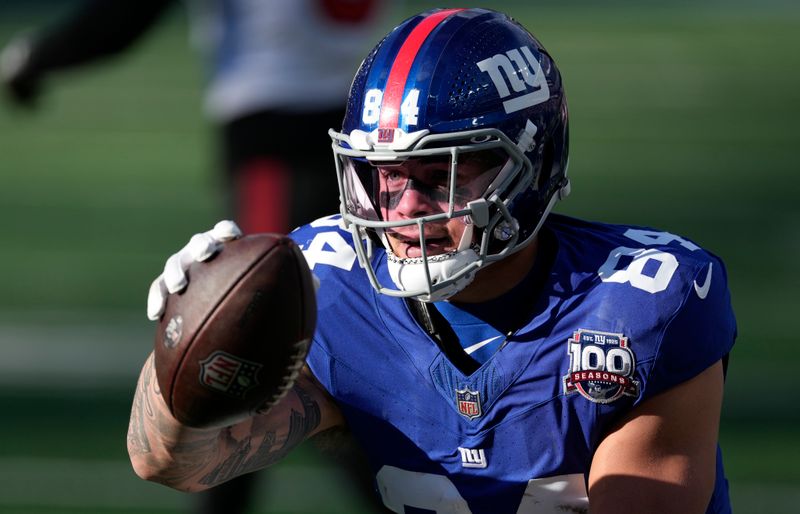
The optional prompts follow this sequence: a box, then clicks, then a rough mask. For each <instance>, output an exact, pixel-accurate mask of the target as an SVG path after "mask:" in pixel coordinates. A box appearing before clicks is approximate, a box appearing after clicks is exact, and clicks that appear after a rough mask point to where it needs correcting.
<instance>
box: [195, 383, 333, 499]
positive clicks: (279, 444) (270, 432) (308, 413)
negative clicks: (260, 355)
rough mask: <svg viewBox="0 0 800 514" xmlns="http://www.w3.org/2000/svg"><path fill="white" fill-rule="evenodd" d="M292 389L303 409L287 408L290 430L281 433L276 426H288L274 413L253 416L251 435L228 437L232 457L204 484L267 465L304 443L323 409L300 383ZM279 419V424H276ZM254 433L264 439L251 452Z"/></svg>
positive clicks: (214, 470) (223, 479) (207, 477)
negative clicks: (300, 410)
mask: <svg viewBox="0 0 800 514" xmlns="http://www.w3.org/2000/svg"><path fill="white" fill-rule="evenodd" d="M293 392H294V394H295V395H296V397H297V400H299V403H300V406H301V408H302V410H303V412H302V413H301V412H298V411H297V410H295V409H288V410H289V413H288V415H289V424H288V432H287V433H286V434H285V435H284V436H283V437H281V436H279V434H278V431H276V430H275V429H274V428H273V427H276V426H277V427H278V428H280V427H282V426H283V427H285V422H283V423H281V422H280V420H279V419H278V420H276V419H274V418H275V415H274V414H267V415H266V416H262V417H258V418H254V420H253V423H254V424H253V430H252V432H251V434H250V435H249V436H248V437H246V438H244V439H242V440H240V441H237V440H235V439H234V438H232V437H229V438H227V440H226V441H225V445H226V446H228V448H229V451H230V456H229V457H228V458H227V459H225V461H223V462H222V463H221V464H220V465H219V466H216V467H215V468H214V469H213V470H212V471H211V472H210V473H208V474H207V475H206V476H204V477H203V478H202V479H201V481H200V482H201V483H202V484H204V485H215V484H218V483H221V482H224V481H226V480H229V479H231V478H233V477H235V476H238V475H241V474H243V473H248V472H250V471H254V470H256V469H261V468H264V467H266V466H269V465H271V464H274V463H275V462H277V461H279V460H281V459H282V458H283V457H284V456H286V454H287V453H289V452H290V451H291V450H292V449H294V448H295V447H296V446H297V445H298V444H300V443H301V442H303V441H304V440H305V438H306V437H308V435H309V434H310V433H312V432H313V431H314V429H316V428H317V427H318V426H319V423H320V408H319V405H318V403H317V401H316V400H314V398H313V397H312V396H311V395H310V394H308V393H307V392H306V391H305V390H304V389H303V388H302V387H300V386H299V385H295V386H294V389H293ZM282 412H283V413H282V414H280V413H279V415H282V416H284V417H285V416H286V414H285V409H284V410H283V411H282ZM276 421H277V422H278V425H276ZM252 434H258V436H257V437H258V438H261V444H259V446H258V448H257V449H256V450H255V452H253V453H252V455H251V451H250V450H251V448H252V444H253V437H252Z"/></svg>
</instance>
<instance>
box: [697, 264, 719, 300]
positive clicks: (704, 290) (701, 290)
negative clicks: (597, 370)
mask: <svg viewBox="0 0 800 514" xmlns="http://www.w3.org/2000/svg"><path fill="white" fill-rule="evenodd" d="M713 267H714V263H713V262H710V263H708V273H706V281H705V283H704V284H703V285H702V286H701V285H699V284H698V283H697V280H695V281H694V290H695V292H696V293H697V296H699V297H700V299H701V300H705V299H706V296H708V291H709V289H711V269H712V268H713Z"/></svg>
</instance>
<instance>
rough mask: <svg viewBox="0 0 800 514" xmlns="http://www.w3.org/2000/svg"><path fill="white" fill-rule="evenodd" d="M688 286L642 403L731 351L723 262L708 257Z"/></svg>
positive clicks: (663, 339)
mask: <svg viewBox="0 0 800 514" xmlns="http://www.w3.org/2000/svg"><path fill="white" fill-rule="evenodd" d="M687 286H688V287H686V293H685V296H684V299H683V302H682V303H681V304H680V306H679V308H678V309H677V311H676V312H675V314H674V316H673V317H672V318H671V319H670V320H669V322H668V323H667V324H666V326H665V328H664V331H663V333H662V336H661V340H660V343H659V345H658V348H657V352H656V355H655V359H654V360H653V362H652V364H651V368H650V372H649V374H648V377H647V380H646V384H645V387H644V390H643V393H644V394H643V395H642V398H641V399H642V400H643V399H646V398H649V397H652V396H654V395H656V394H659V393H661V392H663V391H665V390H667V389H670V388H671V387H674V386H676V385H678V384H680V383H682V382H684V381H686V380H689V379H690V378H692V377H694V376H696V375H698V374H699V373H701V372H702V371H704V370H705V369H707V368H708V367H710V366H711V365H712V364H714V363H715V362H717V361H718V360H720V359H721V358H723V357H725V356H726V355H727V354H728V353H729V352H730V351H731V348H732V347H733V344H734V340H735V339H736V319H735V317H734V313H733V308H732V306H731V297H730V292H729V290H728V284H727V274H726V272H725V267H724V265H723V263H722V261H721V260H719V259H717V258H715V257H713V256H710V259H709V261H708V262H707V263H705V265H701V266H698V267H697V271H696V273H695V277H694V280H693V281H691V282H690V283H689V284H688V285H687Z"/></svg>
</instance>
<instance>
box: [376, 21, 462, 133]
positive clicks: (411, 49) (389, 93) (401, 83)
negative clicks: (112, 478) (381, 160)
mask: <svg viewBox="0 0 800 514" xmlns="http://www.w3.org/2000/svg"><path fill="white" fill-rule="evenodd" d="M463 10H464V9H445V10H443V11H439V12H436V13H434V14H431V15H430V16H428V17H427V18H425V19H424V20H422V21H421V22H419V24H418V25H417V26H416V27H414V30H412V31H411V34H409V35H408V37H407V38H406V40H405V42H404V43H403V46H401V47H400V51H399V52H397V57H395V59H394V64H392V69H391V71H390V72H389V78H388V79H386V87H385V88H384V91H383V102H382V103H381V118H380V122H379V124H378V126H379V127H381V128H397V124H398V120H399V118H400V103H401V102H402V101H403V91H404V90H405V88H406V81H407V80H408V72H409V71H410V70H411V65H412V64H414V59H415V58H416V57H417V53H418V52H419V49H420V47H422V43H424V42H425V39H426V38H427V37H428V36H429V35H430V33H431V32H433V29H435V28H436V26H437V25H439V24H440V23H441V22H443V21H444V20H445V18H447V17H448V16H450V15H451V14H454V13H457V12H459V11H463Z"/></svg>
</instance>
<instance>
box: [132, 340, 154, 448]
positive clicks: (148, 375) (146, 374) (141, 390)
mask: <svg viewBox="0 0 800 514" xmlns="http://www.w3.org/2000/svg"><path fill="white" fill-rule="evenodd" d="M152 379H153V356H152V355H150V357H149V358H148V359H147V362H145V365H144V368H143V370H142V375H141V377H140V378H139V383H138V384H137V386H136V395H135V396H134V398H133V408H132V409H131V424H130V427H129V428H128V451H129V452H130V453H131V455H141V454H144V453H150V450H151V449H150V441H149V440H148V439H147V433H146V432H145V426H144V420H145V417H151V418H152V416H153V406H152V405H151V404H150V399H149V398H148V397H147V388H148V387H149V386H150V382H151V381H152Z"/></svg>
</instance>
